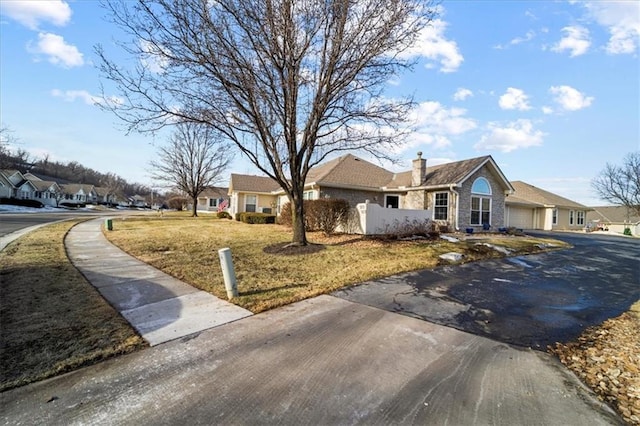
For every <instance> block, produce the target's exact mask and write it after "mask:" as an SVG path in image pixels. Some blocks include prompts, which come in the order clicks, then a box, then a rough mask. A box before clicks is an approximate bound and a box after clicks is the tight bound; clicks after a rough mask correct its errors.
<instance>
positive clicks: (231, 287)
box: [218, 248, 238, 300]
mask: <svg viewBox="0 0 640 426" xmlns="http://www.w3.org/2000/svg"><path fill="white" fill-rule="evenodd" d="M218 255H219V256H220V267H221V268H222V276H223V277H224V287H225V288H226V289H227V298H228V299H229V300H231V299H233V298H234V297H238V285H237V283H236V273H235V271H234V270H233V260H232V259H231V249H229V248H223V249H220V250H218Z"/></svg>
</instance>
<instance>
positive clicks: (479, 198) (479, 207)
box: [471, 177, 491, 229]
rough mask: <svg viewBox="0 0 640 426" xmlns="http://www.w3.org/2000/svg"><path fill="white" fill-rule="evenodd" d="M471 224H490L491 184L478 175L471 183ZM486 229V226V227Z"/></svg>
mask: <svg viewBox="0 0 640 426" xmlns="http://www.w3.org/2000/svg"><path fill="white" fill-rule="evenodd" d="M471 194H472V195H471V225H483V226H490V225H491V185H489V181H488V180H487V179H485V178H483V177H479V178H478V179H476V180H475V181H474V182H473V185H471ZM487 229H488V228H487Z"/></svg>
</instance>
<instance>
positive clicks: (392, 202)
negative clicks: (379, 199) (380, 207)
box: [384, 195, 400, 209]
mask: <svg viewBox="0 0 640 426" xmlns="http://www.w3.org/2000/svg"><path fill="white" fill-rule="evenodd" d="M384 206H385V207H387V208H389V209H398V208H400V196H399V195H385V196H384Z"/></svg>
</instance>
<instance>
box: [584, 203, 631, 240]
mask: <svg viewBox="0 0 640 426" xmlns="http://www.w3.org/2000/svg"><path fill="white" fill-rule="evenodd" d="M587 222H588V223H589V224H590V225H591V227H592V228H593V229H606V230H608V231H610V232H616V233H620V234H622V233H624V230H625V228H629V229H630V230H631V235H633V236H636V237H640V216H639V215H638V214H637V213H635V212H634V211H632V210H631V209H628V208H627V207H626V206H600V207H593V210H591V211H589V212H587Z"/></svg>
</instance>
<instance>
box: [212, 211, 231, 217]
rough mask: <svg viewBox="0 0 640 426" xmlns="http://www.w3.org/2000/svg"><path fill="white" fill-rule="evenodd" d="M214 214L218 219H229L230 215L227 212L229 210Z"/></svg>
mask: <svg viewBox="0 0 640 426" xmlns="http://www.w3.org/2000/svg"><path fill="white" fill-rule="evenodd" d="M216 216H217V217H218V219H231V215H230V214H229V212H218V213H217V214H216Z"/></svg>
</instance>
